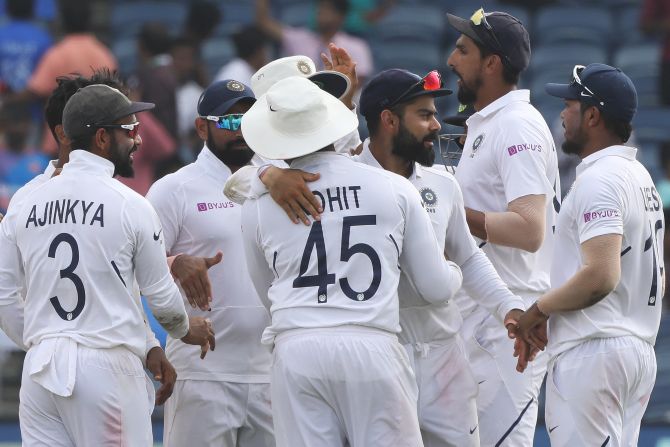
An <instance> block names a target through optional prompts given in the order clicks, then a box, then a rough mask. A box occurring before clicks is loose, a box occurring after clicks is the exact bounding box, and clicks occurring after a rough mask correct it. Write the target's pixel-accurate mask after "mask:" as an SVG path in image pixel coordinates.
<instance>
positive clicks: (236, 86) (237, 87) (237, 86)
mask: <svg viewBox="0 0 670 447" xmlns="http://www.w3.org/2000/svg"><path fill="white" fill-rule="evenodd" d="M226 88H227V89H228V90H232V91H234V92H243V91H244V84H242V83H241V82H237V81H228V83H227V84H226Z"/></svg>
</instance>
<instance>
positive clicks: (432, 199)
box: [419, 188, 437, 207]
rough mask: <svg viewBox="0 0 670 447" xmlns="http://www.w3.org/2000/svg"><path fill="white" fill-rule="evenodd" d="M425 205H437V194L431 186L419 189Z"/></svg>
mask: <svg viewBox="0 0 670 447" xmlns="http://www.w3.org/2000/svg"><path fill="white" fill-rule="evenodd" d="M419 194H420V195H421V200H422V201H423V206H424V207H434V206H436V205H437V194H435V191H433V190H432V189H430V188H421V190H420V191H419Z"/></svg>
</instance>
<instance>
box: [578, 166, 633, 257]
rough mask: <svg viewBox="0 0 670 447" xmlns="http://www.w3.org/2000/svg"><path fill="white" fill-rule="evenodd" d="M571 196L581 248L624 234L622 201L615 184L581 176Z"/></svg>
mask: <svg viewBox="0 0 670 447" xmlns="http://www.w3.org/2000/svg"><path fill="white" fill-rule="evenodd" d="M572 193H573V194H575V197H574V200H575V204H576V210H575V214H576V216H577V230H578V233H579V243H580V244H583V243H584V242H586V241H588V240H589V239H593V238H594V237H596V236H602V235H604V234H623V215H624V211H625V210H624V206H623V205H624V203H623V202H624V201H623V199H622V197H623V196H622V195H621V194H620V193H619V191H618V186H617V184H616V183H613V182H612V181H611V179H606V178H603V177H602V176H598V177H595V178H590V177H586V176H582V177H581V178H580V183H579V185H578V187H575V188H574V189H573V191H572Z"/></svg>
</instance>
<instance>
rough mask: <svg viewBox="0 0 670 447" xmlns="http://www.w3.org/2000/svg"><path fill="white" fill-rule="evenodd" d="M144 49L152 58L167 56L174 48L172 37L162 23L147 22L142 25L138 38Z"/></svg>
mask: <svg viewBox="0 0 670 447" xmlns="http://www.w3.org/2000/svg"><path fill="white" fill-rule="evenodd" d="M137 38H138V40H139V41H140V43H141V44H142V47H143V48H144V49H145V50H146V51H147V52H148V53H149V54H150V55H152V56H158V55H159V54H165V53H167V52H169V51H170V48H171V47H172V37H170V32H169V31H168V29H167V27H166V26H165V25H164V24H162V23H160V22H147V23H145V24H144V25H142V28H141V29H140V33H139V35H138V36H137Z"/></svg>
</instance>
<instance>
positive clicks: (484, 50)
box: [472, 39, 521, 85]
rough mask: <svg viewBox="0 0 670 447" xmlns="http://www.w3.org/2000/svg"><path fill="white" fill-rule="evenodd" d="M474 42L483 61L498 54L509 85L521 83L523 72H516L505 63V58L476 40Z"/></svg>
mask: <svg viewBox="0 0 670 447" xmlns="http://www.w3.org/2000/svg"><path fill="white" fill-rule="evenodd" d="M472 41H473V42H474V43H475V45H477V48H479V52H480V53H481V56H482V59H483V58H485V57H487V56H491V55H492V54H497V55H498V57H499V58H500V62H502V66H503V80H504V81H505V82H506V83H507V84H509V85H517V84H518V83H519V77H520V75H521V71H519V70H516V69H514V68H512V67H510V66H509V63H508V62H506V61H505V57H504V56H502V55H500V54H498V53H496V52H495V51H493V50H491V49H490V48H489V47H486V46H484V45H482V44H481V43H479V42H477V41H476V40H474V39H472Z"/></svg>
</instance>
